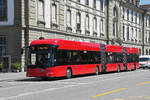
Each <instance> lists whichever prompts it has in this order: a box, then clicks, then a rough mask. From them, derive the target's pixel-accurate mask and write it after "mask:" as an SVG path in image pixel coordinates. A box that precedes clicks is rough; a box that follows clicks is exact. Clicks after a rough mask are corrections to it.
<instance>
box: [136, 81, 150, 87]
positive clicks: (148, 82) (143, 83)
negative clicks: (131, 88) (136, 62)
mask: <svg viewBox="0 0 150 100" xmlns="http://www.w3.org/2000/svg"><path fill="white" fill-rule="evenodd" d="M145 84H150V81H147V82H142V83H138V84H136V86H140V85H145Z"/></svg>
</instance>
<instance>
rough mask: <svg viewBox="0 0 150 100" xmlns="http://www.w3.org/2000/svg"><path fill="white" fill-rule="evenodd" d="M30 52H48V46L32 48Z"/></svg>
mask: <svg viewBox="0 0 150 100" xmlns="http://www.w3.org/2000/svg"><path fill="white" fill-rule="evenodd" d="M31 50H32V51H43V50H50V47H49V46H32V47H31Z"/></svg>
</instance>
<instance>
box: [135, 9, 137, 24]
mask: <svg viewBox="0 0 150 100" xmlns="http://www.w3.org/2000/svg"><path fill="white" fill-rule="evenodd" d="M135 23H136V24H137V13H136V12H135Z"/></svg>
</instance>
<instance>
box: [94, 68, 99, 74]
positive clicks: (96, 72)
mask: <svg viewBox="0 0 150 100" xmlns="http://www.w3.org/2000/svg"><path fill="white" fill-rule="evenodd" d="M95 75H99V67H98V66H96V67H95Z"/></svg>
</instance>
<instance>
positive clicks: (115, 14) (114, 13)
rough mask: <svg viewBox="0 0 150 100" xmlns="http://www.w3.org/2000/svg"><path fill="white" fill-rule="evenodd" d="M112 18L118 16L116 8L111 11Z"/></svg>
mask: <svg viewBox="0 0 150 100" xmlns="http://www.w3.org/2000/svg"><path fill="white" fill-rule="evenodd" d="M113 16H115V17H117V16H118V14H117V9H116V7H114V9H113Z"/></svg>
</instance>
